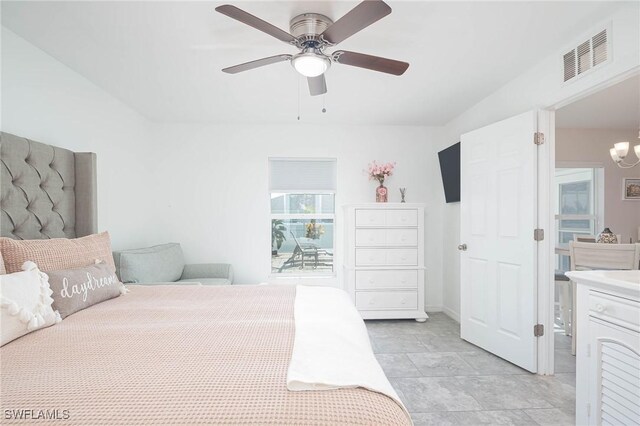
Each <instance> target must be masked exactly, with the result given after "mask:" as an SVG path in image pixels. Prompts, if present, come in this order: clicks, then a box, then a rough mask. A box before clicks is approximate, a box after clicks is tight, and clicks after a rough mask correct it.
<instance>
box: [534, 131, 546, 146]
mask: <svg viewBox="0 0 640 426" xmlns="http://www.w3.org/2000/svg"><path fill="white" fill-rule="evenodd" d="M533 143H534V144H536V145H542V144H543V143H544V133H542V132H535V133H534V134H533Z"/></svg>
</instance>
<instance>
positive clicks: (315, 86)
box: [307, 74, 327, 96]
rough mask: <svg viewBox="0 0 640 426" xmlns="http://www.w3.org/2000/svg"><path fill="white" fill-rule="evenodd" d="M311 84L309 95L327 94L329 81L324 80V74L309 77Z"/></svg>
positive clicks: (308, 80)
mask: <svg viewBox="0 0 640 426" xmlns="http://www.w3.org/2000/svg"><path fill="white" fill-rule="evenodd" d="M307 82H308V83H309V93H311V96H318V95H324V94H325V93H327V80H325V78H324V74H320V75H319V76H317V77H307Z"/></svg>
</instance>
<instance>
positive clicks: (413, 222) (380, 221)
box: [356, 209, 418, 227]
mask: <svg viewBox="0 0 640 426" xmlns="http://www.w3.org/2000/svg"><path fill="white" fill-rule="evenodd" d="M356 226H359V227H366V226H418V210H417V209H393V210H382V209H357V210H356Z"/></svg>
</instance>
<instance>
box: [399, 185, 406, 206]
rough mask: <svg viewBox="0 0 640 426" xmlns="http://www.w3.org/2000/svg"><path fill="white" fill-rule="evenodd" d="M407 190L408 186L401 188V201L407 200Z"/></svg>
mask: <svg viewBox="0 0 640 426" xmlns="http://www.w3.org/2000/svg"><path fill="white" fill-rule="evenodd" d="M406 192H407V188H400V197H401V200H400V202H401V203H404V202H405V201H404V194H405V193H406Z"/></svg>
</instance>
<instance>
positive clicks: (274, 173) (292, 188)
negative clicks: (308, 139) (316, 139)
mask: <svg viewBox="0 0 640 426" xmlns="http://www.w3.org/2000/svg"><path fill="white" fill-rule="evenodd" d="M269 190H270V191H271V192H289V193H290V192H328V193H333V192H335V191H336V160H335V159H306V158H299V159H298V158H296V159H293V158H271V159H269Z"/></svg>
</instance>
